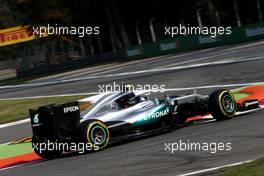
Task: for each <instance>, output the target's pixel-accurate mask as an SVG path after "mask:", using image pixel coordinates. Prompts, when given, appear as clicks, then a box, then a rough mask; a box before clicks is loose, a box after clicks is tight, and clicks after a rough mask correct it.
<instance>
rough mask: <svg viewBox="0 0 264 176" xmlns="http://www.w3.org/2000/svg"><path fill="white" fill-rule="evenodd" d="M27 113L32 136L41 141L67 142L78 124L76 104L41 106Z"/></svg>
mask: <svg viewBox="0 0 264 176" xmlns="http://www.w3.org/2000/svg"><path fill="white" fill-rule="evenodd" d="M29 113H30V120H31V126H32V132H33V136H35V137H37V138H39V139H42V140H43V139H49V140H69V139H71V138H72V136H73V134H74V132H75V131H76V129H77V127H78V126H79V124H80V106H79V103H78V102H71V103H66V104H51V105H46V106H41V107H39V108H38V109H30V110H29Z"/></svg>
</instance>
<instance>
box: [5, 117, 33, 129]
mask: <svg viewBox="0 0 264 176" xmlns="http://www.w3.org/2000/svg"><path fill="white" fill-rule="evenodd" d="M27 122H30V119H29V118H28V119H24V120H19V121H15V122H11V123H6V124H2V125H0V129H1V128H6V127H10V126H15V125H20V124H23V123H27Z"/></svg>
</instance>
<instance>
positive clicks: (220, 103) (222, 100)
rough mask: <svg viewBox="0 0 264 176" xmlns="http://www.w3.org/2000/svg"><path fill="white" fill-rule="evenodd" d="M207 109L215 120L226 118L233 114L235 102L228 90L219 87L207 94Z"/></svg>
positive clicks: (235, 106)
mask: <svg viewBox="0 0 264 176" xmlns="http://www.w3.org/2000/svg"><path fill="white" fill-rule="evenodd" d="M209 109H210V113H211V114H212V116H213V117H214V118H215V119H216V120H227V119H231V118H232V117H233V116H234V115H235V113H236V109H237V104H236V101H235V98H234V96H233V95H232V93H231V92H230V91H229V90H227V89H221V90H217V91H215V92H213V93H212V94H211V95H210V96H209Z"/></svg>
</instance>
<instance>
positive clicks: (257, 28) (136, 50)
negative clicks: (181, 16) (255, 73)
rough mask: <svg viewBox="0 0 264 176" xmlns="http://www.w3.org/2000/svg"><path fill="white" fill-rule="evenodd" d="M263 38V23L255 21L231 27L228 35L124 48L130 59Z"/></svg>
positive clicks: (178, 38)
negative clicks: (254, 22) (250, 23)
mask: <svg viewBox="0 0 264 176" xmlns="http://www.w3.org/2000/svg"><path fill="white" fill-rule="evenodd" d="M263 38H264V23H256V24H252V25H246V26H243V27H233V28H232V33H231V34H230V35H220V36H217V37H210V36H204V35H200V36H199V35H189V36H180V37H175V38H171V39H168V40H163V41H159V42H155V43H146V44H143V45H138V46H132V47H130V48H128V49H127V50H126V57H128V58H131V59H138V58H145V57H154V56H159V55H163V54H169V53H176V52H178V51H188V50H195V49H203V48H210V47H214V46H220V45H229V44H236V43H242V42H247V41H254V40H259V39H263Z"/></svg>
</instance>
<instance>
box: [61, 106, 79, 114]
mask: <svg viewBox="0 0 264 176" xmlns="http://www.w3.org/2000/svg"><path fill="white" fill-rule="evenodd" d="M78 110H79V107H78V106H71V107H67V108H64V109H63V111H64V113H68V112H74V111H78Z"/></svg>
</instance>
